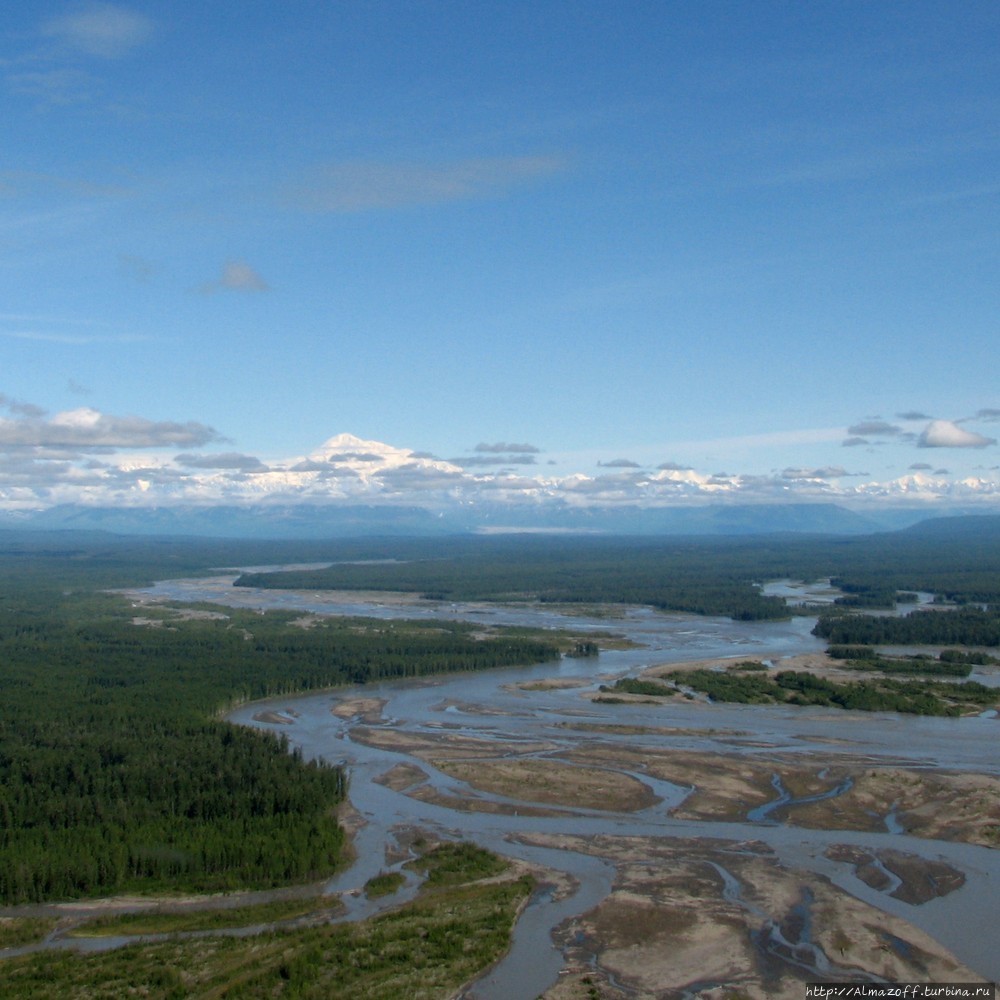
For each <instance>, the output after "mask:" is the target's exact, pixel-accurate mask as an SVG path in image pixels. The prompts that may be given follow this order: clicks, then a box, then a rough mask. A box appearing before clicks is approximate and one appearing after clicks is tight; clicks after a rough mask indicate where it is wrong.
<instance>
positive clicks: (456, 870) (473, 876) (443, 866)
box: [409, 843, 507, 886]
mask: <svg viewBox="0 0 1000 1000" xmlns="http://www.w3.org/2000/svg"><path fill="white" fill-rule="evenodd" d="M409 866H410V867H412V868H415V869H416V870H417V871H421V872H424V873H425V875H426V884H427V885H428V886H448V885H462V884H464V883H466V882H473V881H476V880H477V879H483V878H492V877H493V876H494V875H499V874H500V873H501V872H503V871H505V870H506V868H507V862H506V861H504V860H503V859H502V858H499V857H497V856H496V855H495V854H493V853H492V852H490V851H487V850H484V849H483V848H482V847H477V846H476V845H475V844H469V843H460V844H439V845H438V846H437V847H435V848H434V849H433V850H431V851H428V852H427V853H426V854H425V855H423V857H421V858H418V859H417V860H416V861H411V862H410V863H409Z"/></svg>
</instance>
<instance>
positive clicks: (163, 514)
mask: <svg viewBox="0 0 1000 1000" xmlns="http://www.w3.org/2000/svg"><path fill="white" fill-rule="evenodd" d="M925 513H927V512H924V511H919V512H915V511H913V510H912V509H910V510H901V511H880V512H879V515H880V516H879V517H878V518H873V517H868V516H865V515H863V514H859V513H857V512H855V511H851V510H848V509H846V508H844V507H841V506H839V505H836V504H828V503H784V504H734V503H726V504H721V503H720V504H706V505H701V506H677V507H659V508H638V507H597V506H592V507H568V506H564V505H561V504H557V503H539V504H492V505H487V504H470V505H455V506H453V507H451V508H448V509H444V510H434V511H431V510H428V509H426V508H423V507H419V506H405V507H404V506H398V505H392V504H335V503H327V504H320V503H303V504H284V503H270V504H268V503H257V504H241V505H234V504H217V505H209V504H197V505H196V504H177V505H170V506H157V507H98V506H85V505H80V504H61V505H58V506H55V507H50V508H47V509H44V510H37V511H20V512H18V513H17V514H6V515H0V527H19V528H29V529H36V530H85V531H107V532H111V533H114V534H130V535H195V536H201V537H217V538H274V539H282V538H283V539H293V538H314V539H320V538H336V537H352V536H353V537H356V536H362V535H384V534H388V535H443V534H474V533H491V532H496V533H500V532H510V531H512V532H517V531H537V532H579V533H587V534H622V535H628V534H631V535H754V534H773V533H775V532H794V533H804V534H839V535H859V534H869V533H873V532H877V531H885V530H890V531H891V530H895V529H898V528H903V527H909V526H910V525H912V524H913V523H914V522H915V521H916V520H918V519H919V518H920V517H921V516H922V515H923V514H925ZM998 520H1000V519H998Z"/></svg>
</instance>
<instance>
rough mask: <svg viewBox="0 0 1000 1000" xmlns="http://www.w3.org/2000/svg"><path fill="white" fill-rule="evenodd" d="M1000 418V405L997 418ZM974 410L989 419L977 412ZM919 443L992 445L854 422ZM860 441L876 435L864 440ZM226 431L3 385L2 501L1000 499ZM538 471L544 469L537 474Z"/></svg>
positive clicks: (931, 481)
mask: <svg viewBox="0 0 1000 1000" xmlns="http://www.w3.org/2000/svg"><path fill="white" fill-rule="evenodd" d="M998 416H1000V414H998ZM980 419H986V417H984V416H982V415H981V416H980ZM862 427H863V428H864V429H866V430H867V431H868V432H869V433H871V434H882V435H886V436H889V437H891V438H892V439H893V441H894V448H895V453H897V454H898V452H899V451H900V449H904V450H909V449H911V448H916V447H920V448H939V449H940V448H953V449H959V450H961V449H969V448H974V449H983V448H987V447H989V446H991V445H993V444H995V443H996V442H995V441H994V440H993V439H992V438H987V437H985V436H984V435H982V434H978V433H976V432H974V431H972V430H969V429H967V428H965V427H962V426H959V423H958V422H957V421H947V420H933V421H931V422H930V423H929V424H927V425H926V427H924V429H923V431H922V432H921V433H920V434H919V435H917V434H916V433H914V432H911V431H909V430H905V429H901V428H898V427H897V426H896V425H894V424H889V423H887V422H882V423H879V421H876V420H869V421H867V423H866V424H865V423H859V424H856V425H854V428H853V429H861V428H862ZM865 440H866V441H867V440H869V439H865ZM226 443H227V442H226V440H225V439H224V438H223V437H221V436H220V434H219V433H218V432H217V431H216V430H215V429H214V428H212V427H209V426H207V425H205V424H202V423H199V422H196V421H177V420H151V419H148V418H144V417H138V416H128V415H126V416H116V415H113V414H107V413H102V412H100V411H99V410H97V409H95V408H92V407H87V406H84V407H78V408H76V409H70V410H65V411H61V412H58V413H55V414H52V415H50V414H48V413H47V412H46V411H45V410H43V409H42V408H41V407H38V406H36V405H34V404H32V403H30V402H25V401H23V400H18V399H14V398H12V397H9V396H4V395H0V511H4V510H6V511H12V510H17V509H37V508H40V507H46V506H51V505H54V504H58V503H83V504H92V505H99V506H114V505H124V506H129V505H132V506H140V505H170V504H177V503H186V504H189V503H196V504H205V505H211V504H219V503H224V504H257V503H268V502H281V503H299V502H301V503H310V504H322V503H330V504H336V503H340V502H346V503H365V504H406V505H418V506H422V507H425V508H428V509H431V510H433V509H439V510H443V509H445V508H448V507H449V506H454V505H468V504H481V503H491V504H493V503H499V504H520V505H538V506H544V505H552V504H554V505H557V506H558V505H561V506H563V507H588V506H609V505H618V506H626V507H637V508H639V507H649V508H656V507H666V506H670V505H685V504H687V505H690V504H699V503H709V502H711V503H718V502H738V503H753V502H767V503H778V502H786V501H789V500H795V501H800V502H833V503H839V504H846V505H848V506H850V505H859V504H861V505H863V504H869V503H882V504H885V503H901V504H919V505H924V506H926V505H927V504H930V503H955V502H960V503H963V504H966V505H969V504H975V505H980V506H982V505H986V506H987V507H988V509H996V508H997V505H998V504H1000V472H998V470H997V469H996V468H994V469H992V470H991V471H989V472H979V473H977V474H976V475H974V476H968V477H966V478H960V479H956V478H949V476H948V473H947V471H946V470H944V469H941V468H936V469H933V467H932V466H931V464H930V463H926V462H909V463H904V464H902V465H901V466H900V467H901V468H904V469H905V472H903V474H902V475H899V476H897V477H896V478H891V477H890V478H882V479H878V478H873V477H872V476H870V475H869V474H868V473H866V472H859V471H857V470H851V469H848V468H845V467H843V466H840V465H836V464H816V465H788V466H785V467H784V468H782V469H780V470H775V471H772V472H771V473H770V474H766V475H764V474H759V473H758V474H741V473H731V472H721V471H717V472H702V471H699V470H698V469H697V468H695V467H692V466H690V465H687V464H683V463H679V462H673V461H667V462H663V463H661V464H660V465H658V466H655V467H654V466H653V465H652V463H647V464H645V465H640V464H639V463H638V462H635V461H633V460H631V459H627V458H617V459H611V460H607V461H597V462H595V463H594V466H593V468H594V470H595V471H594V472H592V473H590V474H587V473H585V472H581V471H577V470H571V471H566V470H565V463H563V465H562V467H563V471H561V472H560V473H559V474H554V473H546V472H543V471H542V470H541V467H540V466H538V465H537V462H536V456H537V455H539V454H540V453H541V452H540V449H539V448H538V447H537V446H535V445H533V444H529V443H526V442H520V443H518V442H513V443H512V442H510V441H497V442H480V443H479V444H477V445H476V446H474V448H473V449H472V451H473V454H471V455H467V456H464V457H460V458H455V459H451V460H444V459H440V458H436V457H434V456H433V455H431V454H429V453H427V452H419V451H413V450H411V449H408V448H399V447H396V446H394V445H391V444H386V443H383V442H380V441H372V440H365V439H362V438H358V437H355V436H353V435H350V434H340V435H337V436H335V437H333V438H330V439H329V440H327V441H326V442H324V443H323V444H322V445H320V446H319V447H318V448H316V449H315V450H314V451H312V452H310V453H309V454H307V455H299V456H291V457H288V458H286V459H282V460H277V461H276V460H270V461H264V460H262V459H261V458H260V457H258V456H256V455H253V454H251V453H247V452H245V451H235V450H223V449H222V448H220V447H219V446H223V445H225V444H226ZM536 470H537V471H536Z"/></svg>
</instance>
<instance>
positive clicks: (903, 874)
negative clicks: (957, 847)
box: [823, 844, 965, 906]
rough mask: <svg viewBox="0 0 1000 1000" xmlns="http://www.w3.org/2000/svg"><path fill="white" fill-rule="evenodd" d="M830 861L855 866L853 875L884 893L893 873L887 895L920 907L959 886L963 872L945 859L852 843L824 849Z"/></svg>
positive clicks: (963, 881) (963, 879)
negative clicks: (894, 879) (894, 880)
mask: <svg viewBox="0 0 1000 1000" xmlns="http://www.w3.org/2000/svg"><path fill="white" fill-rule="evenodd" d="M823 853H824V854H825V855H826V857H828V858H830V859H831V860H832V861H845V862H847V863H848V864H851V865H853V866H854V874H855V875H857V877H858V878H859V879H861V881H862V882H864V883H865V885H869V886H871V887H872V888H873V889H877V890H878V891H879V892H883V891H885V890H886V889H888V888H889V886H890V884H891V878H890V877H889V875H888V874H886V873H887V872H889V873H891V874H892V875H895V876H896V877H897V878H898V879H899V880H900V883H899V885H898V886H896V888H895V889H893V890H892V891H891V892H890V893H889V895H890V896H894V897H895V898H896V899H901V900H903V902H904V903H910V904H911V905H913V906H920V905H921V904H923V903H927V902H929V901H930V900H932V899H937V898H939V897H940V896H947V895H948V893H950V892H954V891H955V890H956V889H960V888H961V887H962V886H963V885H964V884H965V875H964V874H963V873H962V872H960V871H959V870H958V869H957V868H953V867H952V866H951V865H949V864H947V863H946V862H944V861H936V860H933V859H928V858H921V857H919V856H918V855H915V854H908V853H906V852H904V851H893V850H887V849H885V850H869V849H868V848H865V847H858V846H857V845H855V844H833V845H831V846H830V847H828V848H827V849H826V850H825V851H824V852H823Z"/></svg>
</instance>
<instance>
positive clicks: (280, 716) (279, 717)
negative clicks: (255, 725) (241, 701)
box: [253, 708, 296, 726]
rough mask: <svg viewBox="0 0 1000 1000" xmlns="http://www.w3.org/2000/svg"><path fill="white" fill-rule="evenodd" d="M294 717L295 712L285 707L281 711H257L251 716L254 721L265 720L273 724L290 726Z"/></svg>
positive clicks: (293, 721)
mask: <svg viewBox="0 0 1000 1000" xmlns="http://www.w3.org/2000/svg"><path fill="white" fill-rule="evenodd" d="M295 719H296V714H295V712H293V711H291V709H287V708H286V709H285V710H284V711H283V712H279V711H275V710H273V709H268V710H267V711H265V712H257V714H256V715H254V717H253V720H254V722H267V723H270V724H271V725H275V726H291V725H293V724H294V723H295Z"/></svg>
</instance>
